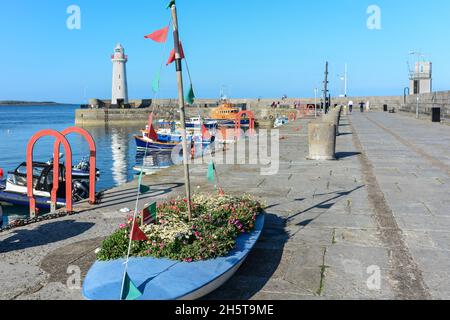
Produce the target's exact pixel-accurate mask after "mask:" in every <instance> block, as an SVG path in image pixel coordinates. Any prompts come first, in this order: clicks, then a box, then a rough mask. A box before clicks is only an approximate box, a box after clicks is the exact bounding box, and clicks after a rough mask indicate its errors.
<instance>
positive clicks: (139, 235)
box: [130, 221, 148, 241]
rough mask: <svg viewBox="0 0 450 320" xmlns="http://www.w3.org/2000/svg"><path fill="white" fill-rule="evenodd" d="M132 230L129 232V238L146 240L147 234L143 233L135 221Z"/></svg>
mask: <svg viewBox="0 0 450 320" xmlns="http://www.w3.org/2000/svg"><path fill="white" fill-rule="evenodd" d="M133 225H134V226H133V231H132V232H131V235H130V237H131V240H133V241H148V238H147V236H146V235H145V233H144V232H143V231H142V230H141V228H139V226H138V224H137V223H136V221H134V223H133Z"/></svg>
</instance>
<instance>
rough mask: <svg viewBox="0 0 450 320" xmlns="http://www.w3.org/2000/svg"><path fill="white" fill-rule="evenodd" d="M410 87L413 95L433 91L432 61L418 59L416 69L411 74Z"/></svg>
mask: <svg viewBox="0 0 450 320" xmlns="http://www.w3.org/2000/svg"><path fill="white" fill-rule="evenodd" d="M409 88H410V93H411V95H414V94H422V93H431V92H432V90H433V87H432V63H431V62H429V61H417V62H416V64H415V68H414V70H411V72H410V76H409Z"/></svg>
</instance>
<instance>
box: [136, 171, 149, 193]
mask: <svg viewBox="0 0 450 320" xmlns="http://www.w3.org/2000/svg"><path fill="white" fill-rule="evenodd" d="M142 177H143V174H142V173H141V174H140V175H139V181H138V184H139V191H140V192H141V193H147V192H149V191H150V187H148V186H144V185H143V184H142Z"/></svg>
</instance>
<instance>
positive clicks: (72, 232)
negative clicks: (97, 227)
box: [0, 220, 94, 253]
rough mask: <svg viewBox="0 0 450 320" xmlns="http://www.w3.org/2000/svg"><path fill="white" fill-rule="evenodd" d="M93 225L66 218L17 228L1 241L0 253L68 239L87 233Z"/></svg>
mask: <svg viewBox="0 0 450 320" xmlns="http://www.w3.org/2000/svg"><path fill="white" fill-rule="evenodd" d="M93 226H94V223H87V222H76V221H75V220H66V221H57V222H51V223H47V224H44V225H40V226H39V227H37V228H35V229H33V230H26V229H15V230H14V234H13V235H12V236H11V237H9V238H7V239H5V240H2V241H1V242H0V253H7V252H11V251H15V250H23V249H28V248H33V247H39V246H42V245H46V244H50V243H53V242H59V241H63V240H67V239H70V238H73V237H76V236H78V235H80V234H83V233H85V232H86V231H88V230H89V229H91V228H92V227H93Z"/></svg>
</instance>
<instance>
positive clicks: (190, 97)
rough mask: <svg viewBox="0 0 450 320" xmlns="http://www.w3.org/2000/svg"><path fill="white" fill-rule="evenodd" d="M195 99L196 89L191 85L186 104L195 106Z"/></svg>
mask: <svg viewBox="0 0 450 320" xmlns="http://www.w3.org/2000/svg"><path fill="white" fill-rule="evenodd" d="M194 99H195V94H194V88H193V87H192V84H191V87H190V88H189V92H188V94H187V96H186V102H187V103H188V104H193V103H194Z"/></svg>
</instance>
